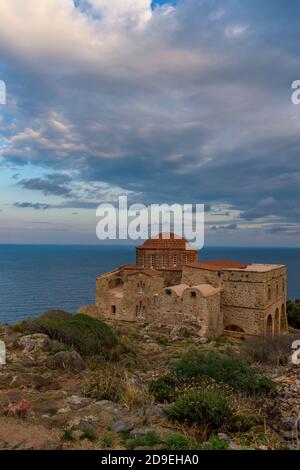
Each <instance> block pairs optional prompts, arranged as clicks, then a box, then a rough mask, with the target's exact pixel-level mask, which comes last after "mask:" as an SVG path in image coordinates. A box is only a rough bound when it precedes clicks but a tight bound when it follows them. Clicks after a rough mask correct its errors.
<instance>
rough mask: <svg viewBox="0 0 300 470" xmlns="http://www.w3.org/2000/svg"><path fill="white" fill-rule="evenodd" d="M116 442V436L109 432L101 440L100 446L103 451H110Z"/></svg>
mask: <svg viewBox="0 0 300 470" xmlns="http://www.w3.org/2000/svg"><path fill="white" fill-rule="evenodd" d="M114 442H115V436H114V434H113V433H111V432H109V433H107V434H105V435H104V436H102V438H101V439H100V444H101V447H102V449H109V448H111V447H112V446H113V445H114Z"/></svg>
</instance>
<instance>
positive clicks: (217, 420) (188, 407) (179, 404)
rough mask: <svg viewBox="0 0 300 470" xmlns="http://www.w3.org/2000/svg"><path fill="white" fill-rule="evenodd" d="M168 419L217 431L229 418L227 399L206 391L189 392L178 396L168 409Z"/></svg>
mask: <svg viewBox="0 0 300 470" xmlns="http://www.w3.org/2000/svg"><path fill="white" fill-rule="evenodd" d="M167 414H168V416H169V418H171V419H174V420H176V421H186V422H188V423H190V424H197V425H199V426H202V427H205V428H206V429H207V430H217V429H219V428H220V427H221V426H222V425H224V424H225V423H226V422H227V421H228V420H229V419H230V418H231V415H232V413H231V409H230V406H229V403H228V401H227V399H226V398H225V397H224V396H222V395H221V394H220V393H217V392H212V391H208V390H199V391H197V390H191V391H188V392H186V393H182V394H180V395H179V396H178V398H177V400H176V401H175V403H174V404H173V405H172V406H171V407H170V408H169V409H168V411H167Z"/></svg>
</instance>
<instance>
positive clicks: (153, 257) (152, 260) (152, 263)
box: [151, 255, 155, 268]
mask: <svg viewBox="0 0 300 470" xmlns="http://www.w3.org/2000/svg"><path fill="white" fill-rule="evenodd" d="M151 268H155V255H151Z"/></svg>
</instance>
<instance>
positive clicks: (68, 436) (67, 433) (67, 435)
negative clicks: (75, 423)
mask: <svg viewBox="0 0 300 470" xmlns="http://www.w3.org/2000/svg"><path fill="white" fill-rule="evenodd" d="M73 432H74V431H73V429H72V428H67V429H65V430H64V433H63V437H62V438H63V440H64V441H74V436H73Z"/></svg>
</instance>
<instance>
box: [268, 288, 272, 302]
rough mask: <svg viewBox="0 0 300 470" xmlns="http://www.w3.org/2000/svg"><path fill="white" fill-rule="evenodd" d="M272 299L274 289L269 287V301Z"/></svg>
mask: <svg viewBox="0 0 300 470" xmlns="http://www.w3.org/2000/svg"><path fill="white" fill-rule="evenodd" d="M271 297H272V289H271V287H270V286H269V287H268V299H269V300H271Z"/></svg>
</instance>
